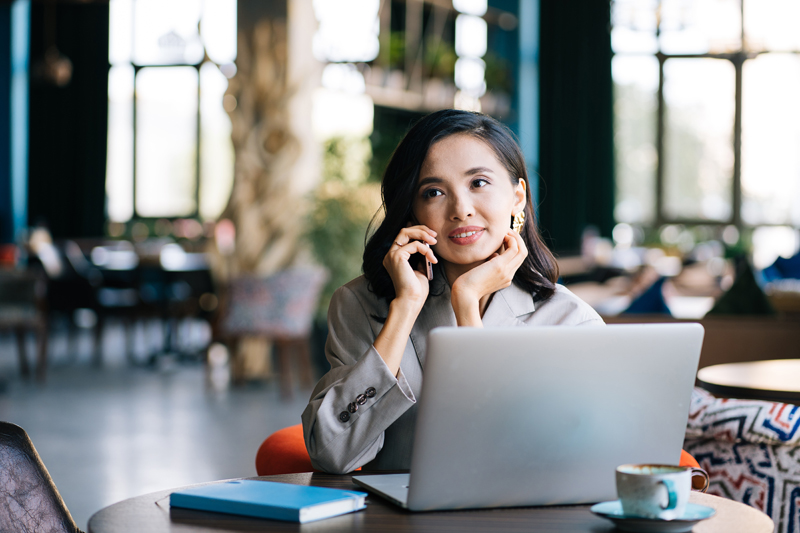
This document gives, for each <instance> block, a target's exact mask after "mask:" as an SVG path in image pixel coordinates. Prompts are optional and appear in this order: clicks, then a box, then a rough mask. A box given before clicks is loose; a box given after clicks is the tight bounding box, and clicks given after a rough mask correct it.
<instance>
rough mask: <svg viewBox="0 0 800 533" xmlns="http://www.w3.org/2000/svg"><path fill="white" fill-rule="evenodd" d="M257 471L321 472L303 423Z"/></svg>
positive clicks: (282, 435) (264, 451) (262, 451)
mask: <svg viewBox="0 0 800 533" xmlns="http://www.w3.org/2000/svg"><path fill="white" fill-rule="evenodd" d="M679 464H680V465H681V466H693V467H695V468H700V465H699V464H698V463H697V461H696V460H695V458H694V457H692V456H691V455H690V454H689V453H687V452H686V451H685V450H681V459H680V462H679ZM359 470H361V469H360V468H359ZM256 472H257V473H258V475H259V476H274V475H278V474H299V473H302V472H319V470H315V469H314V467H313V466H311V459H310V458H309V456H308V451H307V450H306V442H305V440H304V439H303V425H302V424H297V425H296V426H290V427H288V428H283V429H280V430H278V431H276V432H275V433H273V434H272V435H270V436H269V437H267V438H266V440H265V441H264V442H262V443H261V446H259V448H258V453H256Z"/></svg>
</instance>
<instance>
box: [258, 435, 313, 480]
mask: <svg viewBox="0 0 800 533" xmlns="http://www.w3.org/2000/svg"><path fill="white" fill-rule="evenodd" d="M256 472H257V473H258V475H259V476H276V475H278V474H299V473H302V472H318V470H315V469H314V467H313V466H311V458H310V457H309V456H308V451H307V450H306V443H305V440H304V439H303V425H302V424H297V425H296V426H289V427H288V428H283V429H280V430H278V431H276V432H275V433H273V434H272V435H270V436H269V437H267V438H266V440H265V441H264V442H262V443H261V446H259V448H258V453H256Z"/></svg>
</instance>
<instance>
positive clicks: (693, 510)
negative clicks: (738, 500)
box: [591, 500, 715, 533]
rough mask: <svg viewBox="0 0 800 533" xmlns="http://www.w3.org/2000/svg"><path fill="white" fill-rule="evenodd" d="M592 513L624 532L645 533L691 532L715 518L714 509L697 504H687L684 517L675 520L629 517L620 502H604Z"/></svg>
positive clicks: (594, 508)
mask: <svg viewBox="0 0 800 533" xmlns="http://www.w3.org/2000/svg"><path fill="white" fill-rule="evenodd" d="M591 511H592V512H593V513H594V514H596V515H597V516H602V517H603V518H607V519H609V520H611V521H612V522H614V525H616V526H617V528H618V529H620V530H622V531H641V532H643V533H650V532H652V533H680V532H681V531H691V530H692V528H693V527H694V525H695V524H697V523H698V522H699V521H701V520H705V519H706V518H711V517H712V516H714V513H715V511H714V509H712V508H711V507H706V506H705V505H697V504H696V503H688V504H686V510H685V511H684V513H683V516H681V517H679V518H675V519H674V520H661V519H659V518H642V517H640V516H628V515H625V514H623V512H622V503H621V502H620V501H619V500H614V501H613V502H603V503H598V504H596V505H593V506H592V508H591Z"/></svg>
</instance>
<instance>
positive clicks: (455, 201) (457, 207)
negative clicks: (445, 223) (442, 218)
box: [450, 194, 473, 220]
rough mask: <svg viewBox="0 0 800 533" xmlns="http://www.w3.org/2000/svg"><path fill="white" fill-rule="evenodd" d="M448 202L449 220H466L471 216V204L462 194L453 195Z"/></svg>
mask: <svg viewBox="0 0 800 533" xmlns="http://www.w3.org/2000/svg"><path fill="white" fill-rule="evenodd" d="M451 198H452V200H451V202H450V219H451V220H466V219H467V218H469V217H471V216H472V215H473V206H472V203H471V202H470V201H469V199H468V198H466V197H465V196H464V195H463V194H454V195H452V196H451Z"/></svg>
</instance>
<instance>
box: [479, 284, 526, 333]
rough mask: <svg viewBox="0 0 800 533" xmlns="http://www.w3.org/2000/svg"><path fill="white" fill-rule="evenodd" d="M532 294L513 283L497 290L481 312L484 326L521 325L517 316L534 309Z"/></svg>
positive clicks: (522, 323) (521, 322)
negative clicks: (487, 305) (484, 310)
mask: <svg viewBox="0 0 800 533" xmlns="http://www.w3.org/2000/svg"><path fill="white" fill-rule="evenodd" d="M535 310H536V309H535V305H534V303H533V296H532V295H531V294H530V293H529V292H527V291H524V290H522V289H520V288H519V287H517V286H516V285H514V284H513V283H512V284H511V285H509V286H508V287H506V288H505V289H502V290H499V291H497V292H496V293H495V294H494V296H493V297H492V301H491V302H489V307H487V308H486V312H484V313H483V325H484V327H498V326H523V325H525V323H524V322H523V321H522V320H520V318H519V317H522V316H525V315H529V314H531V313H533V312H534V311H535Z"/></svg>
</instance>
